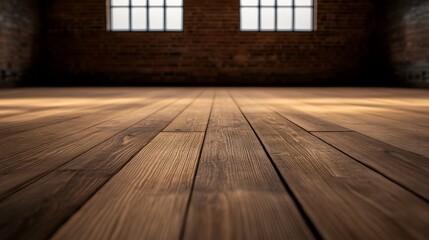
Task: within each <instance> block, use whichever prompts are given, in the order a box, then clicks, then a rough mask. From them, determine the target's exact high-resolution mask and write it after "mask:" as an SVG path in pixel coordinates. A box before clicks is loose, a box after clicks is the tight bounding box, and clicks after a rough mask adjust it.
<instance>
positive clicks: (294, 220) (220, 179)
mask: <svg viewBox="0 0 429 240" xmlns="http://www.w3.org/2000/svg"><path fill="white" fill-rule="evenodd" d="M184 238H185V239H312V238H313V236H312V234H311V232H310V230H309V228H308V227H307V226H306V225H305V222H304V220H303V218H302V217H301V215H300V214H299V212H298V210H297V207H296V206H295V204H294V202H293V201H292V199H291V197H290V196H289V195H288V193H287V192H286V189H285V187H284V186H283V185H282V183H281V181H280V180H279V178H278V176H277V174H276V172H275V170H274V168H273V166H272V165H271V163H270V160H269V159H268V157H267V156H266V155H265V152H264V150H263V149H262V147H261V145H260V144H259V141H258V139H257V138H256V136H255V135H254V133H253V131H252V130H251V128H250V127H249V125H248V124H247V122H246V121H245V119H244V118H243V116H242V115H241V113H240V111H239V110H238V108H237V106H236V105H235V104H234V102H233V101H232V100H231V99H230V98H229V97H228V95H226V94H225V93H219V95H218V96H217V98H216V99H215V103H214V108H213V113H212V116H211V118H210V124H209V128H208V131H207V136H206V141H205V144H204V148H203V152H202V156H201V159H200V165H199V168H198V172H197V175H196V179H195V187H194V191H193V194H192V200H191V203H190V209H189V215H188V218H187V223H186V230H185V236H184Z"/></svg>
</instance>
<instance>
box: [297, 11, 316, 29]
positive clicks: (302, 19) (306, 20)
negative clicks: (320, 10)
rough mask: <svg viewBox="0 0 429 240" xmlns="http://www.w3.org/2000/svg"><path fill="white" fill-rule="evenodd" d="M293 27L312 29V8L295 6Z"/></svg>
mask: <svg viewBox="0 0 429 240" xmlns="http://www.w3.org/2000/svg"><path fill="white" fill-rule="evenodd" d="M295 29H296V30H303V31H307V30H313V10H312V8H295Z"/></svg>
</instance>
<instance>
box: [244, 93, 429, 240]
mask: <svg viewBox="0 0 429 240" xmlns="http://www.w3.org/2000/svg"><path fill="white" fill-rule="evenodd" d="M236 100H237V101H238V103H239V106H240V107H241V109H242V111H243V112H244V114H245V116H246V117H247V118H248V120H249V121H250V123H251V125H252V127H253V128H254V129H255V131H256V132H257V134H258V136H259V138H260V139H261V141H262V143H263V144H264V146H265V148H266V149H267V151H268V152H269V154H270V156H271V158H272V160H273V161H274V162H275V164H276V166H277V168H278V169H279V171H280V173H281V174H282V176H283V178H284V179H285V180H286V182H287V183H288V185H289V186H290V188H291V189H292V191H293V192H294V194H295V196H296V197H297V199H298V201H299V202H300V203H301V205H302V206H303V208H304V211H305V212H306V213H307V214H308V216H309V217H310V219H311V220H312V222H313V223H314V225H315V226H316V228H317V229H318V231H319V232H320V234H321V235H322V237H323V238H326V239H422V240H423V239H427V238H428V237H429V232H428V231H427V229H428V228H429V214H428V212H429V206H428V204H427V203H426V202H424V201H423V200H421V199H420V198H418V197H417V196H415V195H413V194H412V193H410V192H408V191H407V190H405V189H404V188H402V187H400V186H398V185H396V184H395V183H393V182H391V181H389V180H388V179H386V178H384V177H383V176H381V175H379V174H378V173H376V172H374V171H372V170H370V169H369V168H367V167H365V166H363V165H362V164H360V163H358V162H356V161H355V160H353V159H351V158H349V157H347V156H346V155H344V154H342V153H341V152H339V151H337V150H336V149H334V148H332V147H331V146H329V145H327V144H326V143H324V142H322V141H321V140H320V139H318V138H316V137H314V136H312V135H311V134H310V133H308V132H306V131H304V130H302V129H301V128H299V127H298V126H296V125H295V124H293V123H291V122H290V121H288V120H286V119H284V118H283V117H281V116H280V115H278V114H276V113H274V112H273V111H271V110H269V109H268V108H265V107H263V106H261V105H259V104H256V103H255V102H254V101H251V100H249V99H247V98H240V97H237V98H236Z"/></svg>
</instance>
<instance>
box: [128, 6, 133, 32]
mask: <svg viewBox="0 0 429 240" xmlns="http://www.w3.org/2000/svg"><path fill="white" fill-rule="evenodd" d="M131 1H132V0H129V1H128V18H129V19H128V24H129V25H128V31H130V32H131V31H132V30H133V25H132V24H133V20H132V18H133V16H132V14H133V11H132V9H131V8H132V5H131Z"/></svg>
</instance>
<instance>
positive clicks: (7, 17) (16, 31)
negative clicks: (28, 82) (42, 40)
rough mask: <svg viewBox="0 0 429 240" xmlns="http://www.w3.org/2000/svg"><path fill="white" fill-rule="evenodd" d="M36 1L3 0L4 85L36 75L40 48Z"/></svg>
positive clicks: (0, 63) (0, 46)
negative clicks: (35, 70) (35, 69)
mask: <svg viewBox="0 0 429 240" xmlns="http://www.w3.org/2000/svg"><path fill="white" fill-rule="evenodd" d="M38 38H39V6H38V3H37V1H36V0H0V86H11V85H16V84H18V83H19V82H21V81H22V79H23V78H29V77H32V76H31V75H33V74H34V66H35V64H36V59H37V53H38V47H39V41H38Z"/></svg>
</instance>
